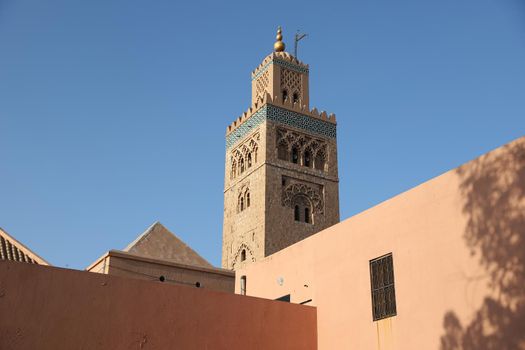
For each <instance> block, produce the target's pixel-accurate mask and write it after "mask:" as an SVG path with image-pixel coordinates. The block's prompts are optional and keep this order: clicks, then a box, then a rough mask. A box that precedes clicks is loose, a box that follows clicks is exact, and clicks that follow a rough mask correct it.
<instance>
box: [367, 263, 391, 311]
mask: <svg viewBox="0 0 525 350" xmlns="http://www.w3.org/2000/svg"><path fill="white" fill-rule="evenodd" d="M370 283H371V287H372V316H373V318H374V321H378V320H381V319H383V318H387V317H392V316H395V315H396V314H397V310H396V291H395V288H394V264H393V260H392V253H390V254H387V255H384V256H381V257H379V258H376V259H373V260H370Z"/></svg>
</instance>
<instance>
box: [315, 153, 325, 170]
mask: <svg viewBox="0 0 525 350" xmlns="http://www.w3.org/2000/svg"><path fill="white" fill-rule="evenodd" d="M325 163H326V155H325V154H324V152H322V151H319V152H317V154H316V155H315V160H314V166H315V168H316V169H317V170H324V167H325Z"/></svg>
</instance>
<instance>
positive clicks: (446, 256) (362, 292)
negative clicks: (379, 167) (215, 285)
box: [236, 138, 525, 350]
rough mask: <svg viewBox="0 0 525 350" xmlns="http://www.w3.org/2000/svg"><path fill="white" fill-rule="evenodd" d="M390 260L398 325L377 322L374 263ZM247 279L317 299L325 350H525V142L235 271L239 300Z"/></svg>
mask: <svg viewBox="0 0 525 350" xmlns="http://www.w3.org/2000/svg"><path fill="white" fill-rule="evenodd" d="M385 176H387V174H385ZM390 252H391V253H392V254H393V261H394V273H395V288H396V299H397V316H394V317H391V318H388V319H384V320H381V321H378V322H374V321H373V320H372V306H371V291H370V289H371V288H370V271H369V261H370V260H371V259H374V258H376V257H380V256H382V255H384V254H386V253H390ZM242 275H245V276H246V277H247V294H248V295H254V296H259V297H264V298H270V299H275V298H278V297H281V296H283V295H286V294H291V298H292V302H293V303H301V302H304V301H307V300H309V299H312V301H311V302H309V303H308V304H307V305H315V306H317V310H318V314H317V319H318V342H319V343H318V344H319V349H321V350H331V349H403V350H410V349H414V350H416V349H417V350H421V349H441V350H459V349H463V350H470V349H472V350H473V349H525V138H522V139H519V140H517V141H514V142H512V143H510V144H508V145H506V146H504V147H501V148H499V149H497V150H495V151H493V152H491V153H489V154H487V155H484V156H482V157H480V158H478V159H476V160H474V161H472V162H469V163H467V164H465V165H464V166H462V167H460V168H458V169H455V170H452V171H450V172H447V173H445V174H443V175H441V176H439V177H437V178H434V179H432V180H430V181H428V182H426V183H424V184H422V185H420V186H418V187H416V188H414V189H412V190H410V191H407V192H405V193H403V194H400V195H398V196H396V197H394V198H392V199H390V200H388V201H386V202H383V203H381V204H379V205H377V206H376V207H373V208H371V209H369V210H367V211H365V212H363V213H361V214H359V215H356V216H354V217H351V218H349V219H347V220H344V221H342V222H341V223H339V224H337V225H335V226H332V227H331V228H328V229H326V230H324V231H321V232H320V233H318V234H316V235H314V236H312V237H310V238H307V239H306V240H304V241H302V242H299V243H297V244H295V245H293V246H291V247H289V248H287V249H284V250H282V251H280V252H278V253H276V254H274V255H271V256H269V257H267V258H265V259H264V260H262V261H260V262H257V263H254V264H252V265H249V266H248V267H246V268H245V269H242V270H239V271H237V278H236V290H237V292H238V291H239V282H238V281H239V278H240V276H242Z"/></svg>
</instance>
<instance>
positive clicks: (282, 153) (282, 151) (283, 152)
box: [277, 143, 290, 161]
mask: <svg viewBox="0 0 525 350" xmlns="http://www.w3.org/2000/svg"><path fill="white" fill-rule="evenodd" d="M277 157H278V158H279V159H282V160H287V161H290V158H289V157H290V153H289V152H288V146H287V145H286V144H284V143H282V144H280V145H279V147H278V148H277Z"/></svg>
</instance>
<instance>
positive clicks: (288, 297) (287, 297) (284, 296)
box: [275, 294, 290, 303]
mask: <svg viewBox="0 0 525 350" xmlns="http://www.w3.org/2000/svg"><path fill="white" fill-rule="evenodd" d="M275 300H277V301H284V302H287V303H289V302H290V294H286V295H283V296H282V297H280V298H277V299H275Z"/></svg>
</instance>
